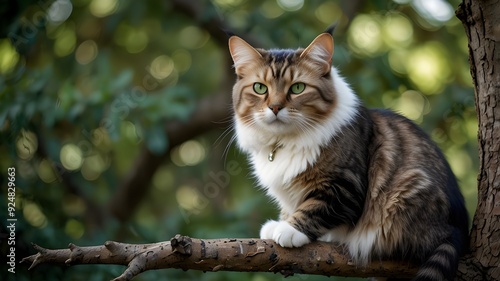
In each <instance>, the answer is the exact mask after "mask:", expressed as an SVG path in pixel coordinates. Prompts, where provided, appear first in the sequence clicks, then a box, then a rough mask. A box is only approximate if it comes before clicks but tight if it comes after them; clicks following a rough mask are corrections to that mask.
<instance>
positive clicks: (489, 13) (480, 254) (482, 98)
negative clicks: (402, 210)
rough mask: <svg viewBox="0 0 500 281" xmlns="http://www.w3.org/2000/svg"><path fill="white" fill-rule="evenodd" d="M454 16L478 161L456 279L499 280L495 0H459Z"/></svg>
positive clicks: (499, 76)
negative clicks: (463, 41) (469, 87)
mask: <svg viewBox="0 0 500 281" xmlns="http://www.w3.org/2000/svg"><path fill="white" fill-rule="evenodd" d="M457 16H458V18H459V19H460V20H461V21H462V23H463V25H464V27H465V31H466V33H467V36H468V38H469V62H470V67H471V75H472V80H473V83H474V92H475V99H476V112H477V117H478V121H479V130H478V143H479V162H480V167H479V169H480V170H479V175H478V206H477V210H476V214H475V216H474V220H473V224H472V232H471V241H470V242H471V243H470V246H471V248H470V249H471V252H470V255H468V256H467V257H466V258H464V259H463V262H462V263H461V265H460V268H459V276H458V278H457V280H467V281H470V280H500V192H499V190H500V166H499V161H500V153H499V152H500V1H498V0H496V1H494V0H486V1H477V0H476V1H475V0H464V1H463V3H462V4H461V5H460V6H459V8H458V10H457Z"/></svg>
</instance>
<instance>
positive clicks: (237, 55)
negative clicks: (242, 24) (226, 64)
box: [229, 36, 262, 75]
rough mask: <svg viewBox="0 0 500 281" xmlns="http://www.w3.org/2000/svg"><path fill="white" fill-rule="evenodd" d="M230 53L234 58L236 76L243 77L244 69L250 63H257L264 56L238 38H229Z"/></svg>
mask: <svg viewBox="0 0 500 281" xmlns="http://www.w3.org/2000/svg"><path fill="white" fill-rule="evenodd" d="M229 52H230V53H231V57H232V58H233V62H234V68H235V70H236V74H238V75H241V72H242V71H243V70H244V67H245V66H246V65H248V64H249V63H250V62H255V61H256V60H259V59H261V58H262V55H261V54H260V53H259V52H258V51H257V50H256V49H255V48H254V47H252V46H250V44H248V43H247V42H246V41H245V40H243V39H241V38H240V37H238V36H231V37H230V38H229Z"/></svg>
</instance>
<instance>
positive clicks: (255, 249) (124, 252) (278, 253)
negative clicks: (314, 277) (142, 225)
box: [21, 235, 417, 281]
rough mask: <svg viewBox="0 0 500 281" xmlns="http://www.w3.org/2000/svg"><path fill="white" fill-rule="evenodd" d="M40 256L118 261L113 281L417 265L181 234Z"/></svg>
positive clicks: (401, 272) (392, 269)
mask: <svg viewBox="0 0 500 281" xmlns="http://www.w3.org/2000/svg"><path fill="white" fill-rule="evenodd" d="M34 247H35V249H36V250H37V251H38V253H37V254H35V255H32V256H29V257H26V258H24V259H23V260H22V261H21V262H22V263H31V266H30V269H31V268H33V267H35V266H37V265H39V264H43V263H53V264H66V265H76V264H118V265H126V266H127V269H126V270H125V271H124V272H123V274H122V275H120V276H119V277H117V278H115V279H113V281H125V280H132V278H133V277H134V276H136V275H138V274H140V273H141V272H144V271H147V270H152V269H162V268H179V269H184V270H187V269H194V270H202V271H221V270H222V271H240V272H247V271H250V272H256V271H259V272H275V273H276V272H280V273H282V274H283V275H285V276H289V275H293V274H295V273H303V274H318V275H325V276H332V275H337V276H346V277H353V276H356V277H370V276H380V277H391V276H392V277H395V276H396V277H409V276H412V275H414V274H415V272H416V269H417V268H416V267H415V266H414V265H412V264H409V263H404V262H392V261H374V262H372V263H371V264H369V265H367V266H366V267H358V266H355V265H354V264H353V263H352V262H350V261H349V259H348V258H347V255H345V254H343V251H342V247H340V246H336V245H334V244H333V243H324V242H315V243H311V244H308V245H305V246H304V247H302V248H282V247H280V246H277V245H276V244H275V243H274V242H273V241H272V240H261V239H206V240H202V239H195V238H190V237H187V236H180V235H176V236H175V237H174V238H172V239H171V240H170V241H167V242H159V243H153V244H139V245H132V244H124V243H118V242H112V241H108V242H106V243H105V244H104V245H102V246H90V247H79V246H76V245H74V244H70V245H69V247H68V249H57V250H48V249H44V248H42V247H40V246H37V245H34Z"/></svg>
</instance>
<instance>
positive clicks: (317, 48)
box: [300, 33, 333, 74]
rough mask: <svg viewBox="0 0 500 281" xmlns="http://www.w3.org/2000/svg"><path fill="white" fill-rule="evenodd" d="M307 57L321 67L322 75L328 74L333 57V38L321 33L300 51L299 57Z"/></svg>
mask: <svg viewBox="0 0 500 281" xmlns="http://www.w3.org/2000/svg"><path fill="white" fill-rule="evenodd" d="M306 56H307V57H309V58H311V59H312V60H313V61H315V62H316V63H317V64H318V66H320V67H321V70H322V71H323V73H325V74H326V73H328V72H330V68H331V67H332V56H333V37H332V35H330V34H328V33H321V34H320V35H318V36H317V37H316V38H315V39H314V40H313V41H312V42H311V44H309V46H307V48H305V49H304V51H302V53H301V54H300V57H301V58H303V57H306Z"/></svg>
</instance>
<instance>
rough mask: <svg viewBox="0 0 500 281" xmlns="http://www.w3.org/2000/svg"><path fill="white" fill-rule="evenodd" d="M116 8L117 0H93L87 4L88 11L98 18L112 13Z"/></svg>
mask: <svg viewBox="0 0 500 281" xmlns="http://www.w3.org/2000/svg"><path fill="white" fill-rule="evenodd" d="M117 8H118V1H117V0H93V1H92V2H91V3H90V5H89V9H90V13H92V15H94V16H96V17H99V18H102V17H105V16H109V15H111V14H113V13H114V12H115V11H116V10H117Z"/></svg>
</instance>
